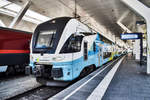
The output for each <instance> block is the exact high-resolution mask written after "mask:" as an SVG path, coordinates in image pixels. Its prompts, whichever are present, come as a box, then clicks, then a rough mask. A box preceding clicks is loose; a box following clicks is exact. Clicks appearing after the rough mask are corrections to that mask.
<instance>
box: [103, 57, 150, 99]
mask: <svg viewBox="0 0 150 100" xmlns="http://www.w3.org/2000/svg"><path fill="white" fill-rule="evenodd" d="M145 71H146V65H142V66H140V64H139V63H138V62H137V61H135V60H134V59H133V57H132V56H131V55H128V56H127V57H126V58H125V59H124V60H123V62H122V64H121V65H120V67H119V68H118V70H117V72H116V74H115V76H114V78H113V80H112V81H111V84H110V85H109V87H108V89H107V91H106V93H105V95H104V97H103V100H150V76H148V75H146V74H145Z"/></svg>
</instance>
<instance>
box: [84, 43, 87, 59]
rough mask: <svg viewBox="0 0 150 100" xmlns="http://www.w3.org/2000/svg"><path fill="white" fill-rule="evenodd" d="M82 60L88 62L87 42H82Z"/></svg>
mask: <svg viewBox="0 0 150 100" xmlns="http://www.w3.org/2000/svg"><path fill="white" fill-rule="evenodd" d="M83 55H84V60H88V42H86V41H85V42H84V53H83Z"/></svg>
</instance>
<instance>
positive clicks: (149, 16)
mask: <svg viewBox="0 0 150 100" xmlns="http://www.w3.org/2000/svg"><path fill="white" fill-rule="evenodd" d="M122 2H123V3H125V4H126V5H127V6H129V7H130V8H131V9H132V10H134V11H135V12H136V13H138V14H139V15H141V16H142V17H143V18H144V19H145V20H146V24H147V74H150V8H148V7H147V6H146V5H144V4H143V3H141V2H140V1H139V0H122Z"/></svg>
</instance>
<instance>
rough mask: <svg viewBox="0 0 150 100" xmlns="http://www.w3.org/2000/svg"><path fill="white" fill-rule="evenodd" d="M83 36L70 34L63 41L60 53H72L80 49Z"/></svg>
mask: <svg viewBox="0 0 150 100" xmlns="http://www.w3.org/2000/svg"><path fill="white" fill-rule="evenodd" d="M82 39H83V36H81V35H80V36H74V35H71V36H70V37H69V38H68V40H67V41H66V42H65V44H64V46H63V47H62V49H61V51H60V53H74V52H79V51H80V50H81V44H82Z"/></svg>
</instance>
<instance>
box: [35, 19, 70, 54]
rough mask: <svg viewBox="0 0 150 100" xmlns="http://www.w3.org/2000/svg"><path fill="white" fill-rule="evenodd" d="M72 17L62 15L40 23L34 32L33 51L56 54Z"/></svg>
mask: <svg viewBox="0 0 150 100" xmlns="http://www.w3.org/2000/svg"><path fill="white" fill-rule="evenodd" d="M70 19H71V18H68V17H61V18H56V19H52V20H49V21H47V22H44V23H41V24H39V25H38V26H37V28H36V29H35V31H34V34H33V38H32V52H33V53H50V54H54V53H55V51H56V48H57V45H58V43H59V40H60V38H61V36H62V33H63V31H64V28H65V27H66V24H67V23H68V21H69V20H70Z"/></svg>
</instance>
